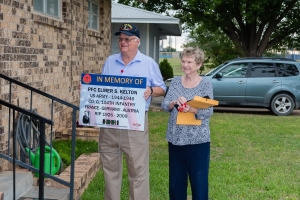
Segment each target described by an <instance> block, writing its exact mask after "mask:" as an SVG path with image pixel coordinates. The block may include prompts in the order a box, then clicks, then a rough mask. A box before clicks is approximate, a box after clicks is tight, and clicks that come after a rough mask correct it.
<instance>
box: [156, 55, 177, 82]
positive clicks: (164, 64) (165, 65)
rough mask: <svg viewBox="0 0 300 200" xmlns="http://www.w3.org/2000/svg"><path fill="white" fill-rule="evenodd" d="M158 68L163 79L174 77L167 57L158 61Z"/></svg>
mask: <svg viewBox="0 0 300 200" xmlns="http://www.w3.org/2000/svg"><path fill="white" fill-rule="evenodd" d="M159 69H160V72H161V75H162V77H163V79H164V80H167V79H168V78H173V77H174V72H173V68H172V66H171V64H170V63H169V62H168V59H166V58H165V59H163V60H162V61H161V62H160V63H159Z"/></svg>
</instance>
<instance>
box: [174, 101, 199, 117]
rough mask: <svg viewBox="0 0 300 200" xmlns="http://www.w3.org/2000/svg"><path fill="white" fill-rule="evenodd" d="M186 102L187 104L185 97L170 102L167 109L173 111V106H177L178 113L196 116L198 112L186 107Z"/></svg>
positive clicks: (188, 106)
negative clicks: (188, 113)
mask: <svg viewBox="0 0 300 200" xmlns="http://www.w3.org/2000/svg"><path fill="white" fill-rule="evenodd" d="M186 102H187V100H186V98H185V97H179V98H178V99H177V100H175V101H172V102H171V103H170V104H169V107H170V109H173V108H174V105H175V104H177V105H178V108H177V109H178V111H179V112H191V113H194V114H197V112H198V110H197V109H196V108H194V107H192V106H190V105H188V104H187V103H186Z"/></svg>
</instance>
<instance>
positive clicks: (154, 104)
mask: <svg viewBox="0 0 300 200" xmlns="http://www.w3.org/2000/svg"><path fill="white" fill-rule="evenodd" d="M163 99H164V97H153V98H152V101H151V105H150V109H151V110H155V111H158V110H161V107H160V105H161V102H162V100H163ZM214 112H216V113H239V114H247V113H248V114H259V115H273V114H272V112H271V111H269V110H268V109H266V108H248V107H226V106H215V107H214ZM290 116H300V109H298V110H294V111H293V112H292V113H291V114H290Z"/></svg>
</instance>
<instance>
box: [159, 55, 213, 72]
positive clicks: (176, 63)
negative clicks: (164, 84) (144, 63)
mask: <svg viewBox="0 0 300 200" xmlns="http://www.w3.org/2000/svg"><path fill="white" fill-rule="evenodd" d="M162 60H163V59H162V58H161V59H159V62H161V61H162ZM167 60H168V62H169V63H170V64H171V66H172V68H173V72H174V76H182V75H183V72H182V70H181V61H180V58H168V59H167ZM210 70H211V69H209V68H206V67H205V68H204V71H203V72H202V74H205V73H207V72H208V71H210Z"/></svg>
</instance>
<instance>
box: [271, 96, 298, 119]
mask: <svg viewBox="0 0 300 200" xmlns="http://www.w3.org/2000/svg"><path fill="white" fill-rule="evenodd" d="M294 107H295V103H294V100H293V98H292V97H291V96H290V95H288V94H278V95H276V96H275V97H274V98H273V99H272V102H271V110H272V112H273V113H274V114H275V115H278V116H286V115H289V114H291V113H292V112H293V110H294Z"/></svg>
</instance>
